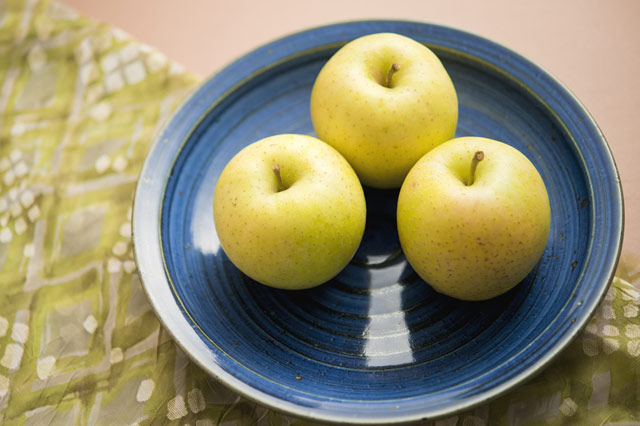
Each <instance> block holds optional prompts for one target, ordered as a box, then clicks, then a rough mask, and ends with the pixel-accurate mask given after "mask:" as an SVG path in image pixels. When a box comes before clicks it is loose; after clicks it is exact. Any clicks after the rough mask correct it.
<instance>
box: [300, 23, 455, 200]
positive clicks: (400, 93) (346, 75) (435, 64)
mask: <svg viewBox="0 0 640 426" xmlns="http://www.w3.org/2000/svg"><path fill="white" fill-rule="evenodd" d="M311 119H312V121H313V127H314V129H315V131H316V134H317V135H318V137H319V138H320V139H321V140H323V141H325V142H327V143H328V144H330V145H331V146H333V147H334V148H336V149H337V150H338V151H340V153H341V154H342V155H344V157H345V158H346V159H347V161H349V163H350V164H351V166H352V167H353V169H354V170H355V171H356V173H357V174H358V177H359V178H360V180H361V182H362V183H363V184H364V185H367V186H372V187H376V188H399V187H400V185H402V181H403V180H404V178H405V176H406V175H407V173H408V172H409V169H411V167H412V166H413V165H414V164H415V163H416V161H418V159H420V157H422V156H423V155H424V154H425V153H426V152H428V151H429V150H431V149H432V148H434V147H436V146H437V145H439V144H441V143H442V142H445V141H447V140H449V139H451V138H452V137H453V136H454V133H455V130H456V125H457V121H458V98H457V96H456V92H455V89H454V87H453V83H452V82H451V78H449V75H448V74H447V72H446V70H445V69H444V66H443V65H442V63H441V62H440V60H439V59H438V57H437V56H436V55H435V54H434V53H433V52H432V51H431V50H430V49H428V48H427V47H426V46H424V45H423V44H420V43H418V42H416V41H414V40H412V39H410V38H408V37H404V36H401V35H398V34H391V33H379V34H372V35H368V36H364V37H360V38H358V39H356V40H353V41H351V42H349V43H347V44H346V45H345V46H343V47H342V48H341V49H340V50H339V51H338V52H336V54H335V55H333V56H332V57H331V58H330V59H329V61H328V62H327V63H326V64H325V65H324V67H323V68H322V70H321V71H320V73H319V75H318V77H317V79H316V81H315V83H314V86H313V90H312V92H311Z"/></svg>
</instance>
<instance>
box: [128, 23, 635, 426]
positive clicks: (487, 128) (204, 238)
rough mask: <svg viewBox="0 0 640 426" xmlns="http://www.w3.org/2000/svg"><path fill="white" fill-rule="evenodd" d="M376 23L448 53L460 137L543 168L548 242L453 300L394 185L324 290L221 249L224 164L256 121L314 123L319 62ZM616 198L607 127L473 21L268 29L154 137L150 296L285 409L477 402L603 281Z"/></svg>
mask: <svg viewBox="0 0 640 426" xmlns="http://www.w3.org/2000/svg"><path fill="white" fill-rule="evenodd" d="M384 31H388V32H395V33H399V34H404V35H406V36H409V37H411V38H413V39H415V40H418V41H420V42H423V43H425V44H426V45H428V46H429V47H430V48H431V49H432V50H434V51H435V53H436V54H437V55H438V56H439V57H440V58H441V60H442V62H443V63H444V65H445V67H446V68H447V70H448V71H449V74H450V75H451V78H452V79H453V82H454V84H455V87H456V89H457V93H458V97H459V102H460V119H459V124H458V131H457V136H465V135H478V136H485V137H489V138H494V139H498V140H501V141H504V142H507V143H509V144H511V145H513V146H515V147H516V148H518V149H519V150H520V151H522V152H523V153H524V154H525V155H527V157H529V159H530V160H531V161H532V162H533V163H534V164H535V166H536V167H537V168H538V170H539V171H540V173H541V174H542V177H543V179H544V181H545V183H546V185H547V188H548V192H549V196H550V199H551V211H552V222H551V235H550V239H549V243H548V246H547V248H546V251H545V252H544V255H543V256H542V259H541V260H540V262H539V264H538V265H537V266H536V267H535V269H534V270H533V271H532V272H531V274H529V276H528V277H527V278H526V279H525V280H524V281H523V282H522V283H520V284H519V285H518V286H517V287H516V288H515V289H514V290H512V291H510V292H509V293H507V294H505V295H503V296H501V297H498V298H496V299H493V300H489V301H486V302H476V303H471V302H461V301H457V300H454V299H451V298H448V297H445V296H442V295H439V294H437V293H435V292H434V291H433V290H432V289H431V288H430V287H429V285H428V284H426V283H424V282H423V281H421V280H420V279H419V278H418V276H417V275H416V274H415V273H414V271H413V270H412V269H411V267H410V266H409V265H408V264H407V262H406V260H405V258H404V256H403V255H402V252H401V251H400V249H399V244H398V237H397V233H396V223H395V208H396V204H395V203H396V196H397V191H380V190H370V189H366V192H365V195H366V197H367V207H368V216H367V228H366V232H365V236H364V239H363V242H362V245H361V247H360V249H359V251H358V253H357V254H356V256H355V258H354V259H353V261H352V262H351V264H350V265H349V266H347V268H346V269H344V271H343V272H342V273H340V275H338V277H337V278H335V279H334V280H333V281H330V282H328V283H326V284H324V285H322V286H320V287H317V288H315V289H311V290H306V291H297V292H295V291H289V292H287V291H281V290H275V289H271V288H267V287H265V286H262V285H260V284H257V283H256V282H254V281H252V280H251V279H249V278H247V277H246V276H244V275H243V274H242V273H240V272H239V271H238V270H237V269H236V268H235V267H234V266H233V265H232V264H231V263H230V262H229V259H228V258H227V257H226V256H225V254H224V252H223V251H222V249H221V248H220V245H219V242H218V238H217V236H216V232H215V228H214V223H213V214H212V200H213V190H214V187H215V184H216V180H217V178H218V176H219V175H220V173H221V171H222V169H223V167H224V166H225V164H226V163H227V162H228V161H229V160H230V159H231V157H233V155H235V154H236V153H237V152H238V151H239V150H240V149H241V148H242V147H244V146H246V145H247V144H249V143H251V142H254V141H256V140H258V139H261V138H263V137H266V136H270V135H274V134H277V133H302V134H311V135H312V134H313V127H312V125H311V121H310V118H309V99H310V93H311V87H312V84H313V82H314V79H315V77H316V75H317V74H318V72H319V71H320V68H321V67H322V66H323V64H324V63H325V62H326V61H327V60H328V59H329V57H330V56H331V55H332V54H333V53H334V52H336V50H337V49H338V48H339V47H340V46H342V45H343V44H344V43H345V42H347V41H349V40H352V39H354V38H356V37H359V36H362V35H365V34H370V33H376V32H384ZM622 211H623V210H622V194H621V189H620V182H619V179H618V175H617V172H616V167H615V164H614V161H613V159H612V156H611V153H610V151H609V149H608V147H607V144H606V142H605V140H604V138H603V136H602V134H601V132H600V131H599V130H598V128H597V126H596V124H595V123H594V122H593V120H592V118H591V117H590V116H589V114H588V113H587V112H586V111H585V109H584V108H583V107H582V106H581V105H580V103H579V102H578V101H577V100H576V98H574V97H573V96H572V95H571V94H570V93H569V91H568V90H567V89H566V88H564V87H563V86H562V85H561V84H560V83H559V82H558V81H556V80H555V79H553V78H552V77H551V76H549V74H547V73H546V72H544V71H543V70H541V69H540V68H538V67H537V66H536V65H534V64H532V63H531V62H529V61H527V60H526V59H524V58H522V57H521V56H519V55H517V54H515V53H513V52H511V51H509V50H507V49H505V48H504V47H501V46H499V45H497V44H495V43H492V42H490V41H487V40H485V39H482V38H479V37H477V36H474V35H471V34H468V33H465V32H461V31H458V30H454V29H451V28H445V27H440V26H434V25H427V24H422V23H413V22H390V21H373V22H354V23H345V24H339V25H333V26H328V27H322V28H316V29H312V30H310V31H305V32H302V33H298V34H294V35H292V36H289V37H286V38H283V39H280V40H277V41H274V42H272V43H270V44H268V45H266V46H264V47H261V48H259V49H257V50H255V51H253V52H251V53H249V54H248V55H246V56H244V57H242V58H240V59H238V60H237V61H236V62H234V63H232V64H230V65H229V66H228V67H226V68H225V69H223V70H222V71H220V72H219V73H218V74H217V75H215V76H214V77H212V78H211V79H210V80H208V81H207V82H206V83H204V84H203V85H202V86H201V87H200V89H199V90H198V91H196V92H195V94H193V96H192V97H191V98H190V99H188V100H187V101H186V102H185V103H184V104H183V105H182V107H181V108H180V109H179V111H178V112H177V113H176V114H175V116H174V117H173V120H172V121H171V122H170V123H169V124H168V125H167V126H166V128H165V129H164V131H163V132H162V133H161V134H160V136H159V137H158V139H157V140H156V141H155V144H154V145H153V147H152V149H151V151H150V153H149V156H148V158H147V161H146V163H145V165H144V168H143V171H142V174H141V178H140V181H139V184H138V187H137V192H136V198H135V210H134V218H133V224H134V242H135V250H136V257H137V261H138V267H139V271H140V275H141V277H142V282H143V284H144V287H145V289H146V292H147V294H148V296H149V299H150V301H151V304H152V305H153V307H154V308H155V310H156V313H157V315H158V317H159V318H160V320H161V321H162V323H163V324H164V325H165V327H166V328H167V329H168V330H169V331H170V332H171V334H172V335H173V337H174V338H175V340H176V341H177V342H178V344H179V345H180V346H181V347H182V348H183V349H184V350H185V352H186V353H187V354H189V356H190V357H191V358H192V359H193V360H194V361H195V362H196V363H198V364H199V365H200V366H201V367H202V368H203V369H205V370H206V371H207V372H209V373H210V374H211V375H212V376H213V377H215V378H217V379H218V380H220V381H222V382H223V383H225V384H226V385H228V386H229V387H231V388H232V389H234V390H236V391H237V392H239V393H240V394H242V395H244V396H246V397H248V398H251V399H253V400H255V401H258V402H259V403H261V404H263V405H265V406H268V407H271V408H273V409H276V410H279V411H281V412H285V413H290V414H294V415H298V416H302V417H306V418H312V419H316V420H321V421H333V422H353V423H378V424H388V423H396V422H405V421H411V420H418V419H423V418H433V417H437V416H442V415H447V414H450V413H454V412H456V411H459V410H462V409H465V408H469V407H471V406H474V405H476V404H479V403H483V402H486V401H487V400H489V399H491V398H493V397H495V396H497V395H499V394H501V393H503V392H505V391H506V390H508V389H510V388H512V387H514V386H515V385H517V384H519V383H522V382H523V381H524V380H526V379H528V378H530V377H531V376H533V375H534V374H536V373H538V372H540V371H541V369H543V368H544V366H545V365H546V364H548V363H549V361H550V360H551V359H553V358H554V357H555V356H556V355H557V354H558V353H560V352H561V351H562V349H563V348H565V347H566V346H567V345H568V344H569V342H570V341H571V340H572V339H573V338H574V337H575V336H576V334H577V333H578V332H579V331H580V330H581V329H582V328H583V326H584V325H585V324H586V322H587V321H588V319H589V317H590V316H591V314H592V312H593V311H594V309H595V308H596V306H597V305H598V302H599V301H600V300H601V298H602V297H603V295H604V294H605V291H606V289H607V286H608V285H609V283H610V281H611V279H612V277H613V273H614V268H615V265H616V261H617V259H618V255H619V251H620V245H621V237H622V225H623V217H622V214H623V213H622Z"/></svg>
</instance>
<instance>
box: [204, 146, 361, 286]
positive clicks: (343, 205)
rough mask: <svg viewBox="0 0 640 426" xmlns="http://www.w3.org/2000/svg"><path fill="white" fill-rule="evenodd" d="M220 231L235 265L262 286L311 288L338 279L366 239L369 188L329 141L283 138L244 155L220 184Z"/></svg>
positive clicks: (217, 191) (216, 205) (217, 193)
mask: <svg viewBox="0 0 640 426" xmlns="http://www.w3.org/2000/svg"><path fill="white" fill-rule="evenodd" d="M213 213H214V221H215V227H216V232H217V234H218V238H219V239H220V244H221V246H222V248H223V249H224V251H225V253H226V254H227V256H228V257H229V259H230V260H231V262H232V263H233V264H234V265H235V266H236V267H238V269H240V270H241V271H242V272H244V273H245V274H246V275H248V276H249V277H251V278H253V279H254V280H256V281H258V282H260V283H262V284H265V285H268V286H272V287H277V288H283V289H303V288H309V287H313V286H317V285H319V284H322V283H324V282H326V281H328V280H330V279H331V278H333V277H334V276H335V275H337V274H338V273H339V272H340V271H341V270H342V269H343V268H344V267H345V266H346V265H347V264H348V263H349V261H350V260H351V258H352V257H353V255H354V254H355V252H356V250H357V249H358V246H359V244H360V240H361V239H362V235H363V233H364V227H365V219H366V205H365V199H364V193H363V191H362V186H361V184H360V182H359V181H358V177H357V176H356V174H355V172H354V171H353V169H352V168H351V166H350V165H349V163H347V161H346V160H345V159H344V158H343V157H342V156H341V155H340V154H339V153H338V152H337V151H336V150H335V149H333V148H332V147H330V146H329V145H327V144H325V143H324V142H322V141H320V140H318V139H316V138H313V137H310V136H303V135H292V134H287V135H276V136H272V137H268V138H265V139H262V140H260V141H258V142H255V143H253V144H251V145H249V146H247V147H246V148H244V149H242V150H241V151H240V152H239V153H238V154H236V155H235V156H234V157H233V158H232V159H231V161H229V163H228V164H227V165H226V167H225V168H224V170H223V171H222V174H221V175H220V178H219V180H218V182H217V184H216V188H215V192H214V200H213Z"/></svg>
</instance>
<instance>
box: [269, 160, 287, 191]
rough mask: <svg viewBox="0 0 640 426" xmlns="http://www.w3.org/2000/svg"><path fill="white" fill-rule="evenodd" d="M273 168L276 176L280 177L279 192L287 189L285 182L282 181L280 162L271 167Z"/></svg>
mask: <svg viewBox="0 0 640 426" xmlns="http://www.w3.org/2000/svg"><path fill="white" fill-rule="evenodd" d="M271 170H273V173H275V175H276V178H277V179H278V192H281V191H284V190H285V189H287V187H286V186H284V182H283V181H282V175H281V174H280V164H276V165H274V166H273V167H272V168H271Z"/></svg>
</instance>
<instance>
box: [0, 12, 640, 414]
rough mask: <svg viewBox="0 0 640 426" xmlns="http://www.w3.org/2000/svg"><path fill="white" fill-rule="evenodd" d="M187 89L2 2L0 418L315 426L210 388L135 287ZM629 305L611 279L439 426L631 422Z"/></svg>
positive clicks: (153, 60) (160, 60)
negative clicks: (136, 255) (546, 342)
mask: <svg viewBox="0 0 640 426" xmlns="http://www.w3.org/2000/svg"><path fill="white" fill-rule="evenodd" d="M196 84H197V79H196V78H194V77H193V76H192V75H190V74H188V73H187V72H185V71H184V70H183V69H182V68H181V67H180V66H179V65H177V64H175V63H172V62H170V61H169V60H167V58H166V57H165V56H164V55H162V54H161V53H159V52H157V51H155V50H154V49H152V48H150V47H148V46H145V45H143V44H140V43H137V42H135V41H133V40H132V39H131V38H130V37H129V36H128V35H127V34H125V33H124V32H122V31H120V30H117V29H114V28H111V27H109V26H107V25H104V24H97V23H94V22H92V21H89V20H87V19H85V18H83V17H80V16H78V15H77V14H76V13H75V12H74V11H72V10H70V9H69V8H68V7H66V6H63V5H61V4H59V3H54V2H51V1H48V0H26V1H19V0H16V1H14V0H9V1H5V2H1V1H0V423H2V424H5V425H23V424H26V425H76V424H77V425H134V424H139V425H143V424H153V425H163V424H175V425H190V426H207V425H209V426H211V425H218V424H220V425H223V424H224V425H253V424H260V425H271V424H273V425H281V424H285V425H288V424H296V425H300V424H309V423H307V422H303V421H300V420H296V419H293V418H290V417H285V416H282V415H280V414H277V413H274V412H272V411H269V410H266V409H264V408H262V407H260V406H259V405H256V404H255V403H252V402H249V401H247V400H245V399H244V398H242V397H239V396H238V395H236V394H234V393H233V392H231V391H229V390H227V389H226V388H225V387H224V386H222V385H220V384H219V383H217V382H215V381H213V380H211V379H209V378H208V377H207V376H206V374H205V373H203V371H202V370H200V369H199V368H198V367H197V366H196V365H194V364H193V363H191V362H190V361H189V360H188V358H187V357H186V356H185V355H184V354H183V353H182V352H181V351H180V350H179V349H177V348H176V345H175V344H174V343H173V341H172V340H171V339H170V338H169V336H168V335H167V333H166V332H165V331H164V330H163V329H162V327H161V326H160V325H159V323H158V321H157V319H156V317H155V315H154V313H153V311H152V310H151V309H150V306H149V304H148V302H147V300H146V297H145V295H144V293H143V291H142V289H141V286H140V282H139V280H138V277H137V275H136V270H135V269H136V266H135V263H134V261H133V254H132V247H131V235H130V232H131V201H132V193H133V190H134V186H135V183H136V179H137V176H138V171H139V170H140V167H141V166H142V163H143V161H144V158H145V155H146V152H147V150H148V148H149V146H150V143H151V140H152V138H153V135H154V133H155V132H156V131H157V130H158V128H159V127H160V126H161V124H162V123H163V121H165V120H166V119H167V118H168V117H169V116H170V114H171V112H172V111H173V110H174V109H175V107H176V106H177V105H178V104H179V103H180V101H181V100H183V99H184V97H185V96H186V95H187V94H188V93H189V92H190V91H192V90H193V89H194V88H195V86H196ZM639 305H640V293H639V292H638V291H637V290H635V289H634V287H633V286H631V285H630V284H628V283H627V282H626V281H624V280H622V279H621V278H616V280H615V281H614V283H613V286H612V288H611V289H610V291H609V293H608V294H607V297H606V300H605V301H604V303H603V304H602V306H601V307H600V309H599V310H598V312H597V315H596V317H595V318H594V319H593V320H592V321H591V323H590V324H589V326H588V327H587V329H586V331H585V332H583V333H582V334H581V335H580V337H579V338H578V339H577V340H576V341H575V342H574V343H573V344H572V345H571V346H570V347H569V348H568V349H567V350H566V351H565V352H564V353H563V354H562V355H561V356H560V357H559V358H558V359H557V360H556V361H555V362H554V363H553V364H552V365H551V366H549V367H548V368H547V369H546V370H545V371H544V372H543V373H542V374H540V375H539V376H537V377H536V378H535V379H534V380H532V381H530V382H529V383H528V384H526V385H524V386H521V387H519V388H518V389H516V390H514V391H512V392H510V393H508V394H506V395H504V396H502V397H501V398H499V399H497V400H496V401H493V402H491V403H490V404H488V405H485V406H482V407H479V408H476V409H474V410H470V411H469V412H465V413H460V414H458V415H456V416H453V417H450V418H448V419H442V420H439V421H436V422H428V424H433V425H437V426H444V425H446V426H450V425H461V426H481V425H509V426H520V425H559V424H578V425H603V424H609V425H618V426H622V425H627V426H630V425H640V408H638V407H640V362H639V356H640V317H639V315H638V306H639Z"/></svg>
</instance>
